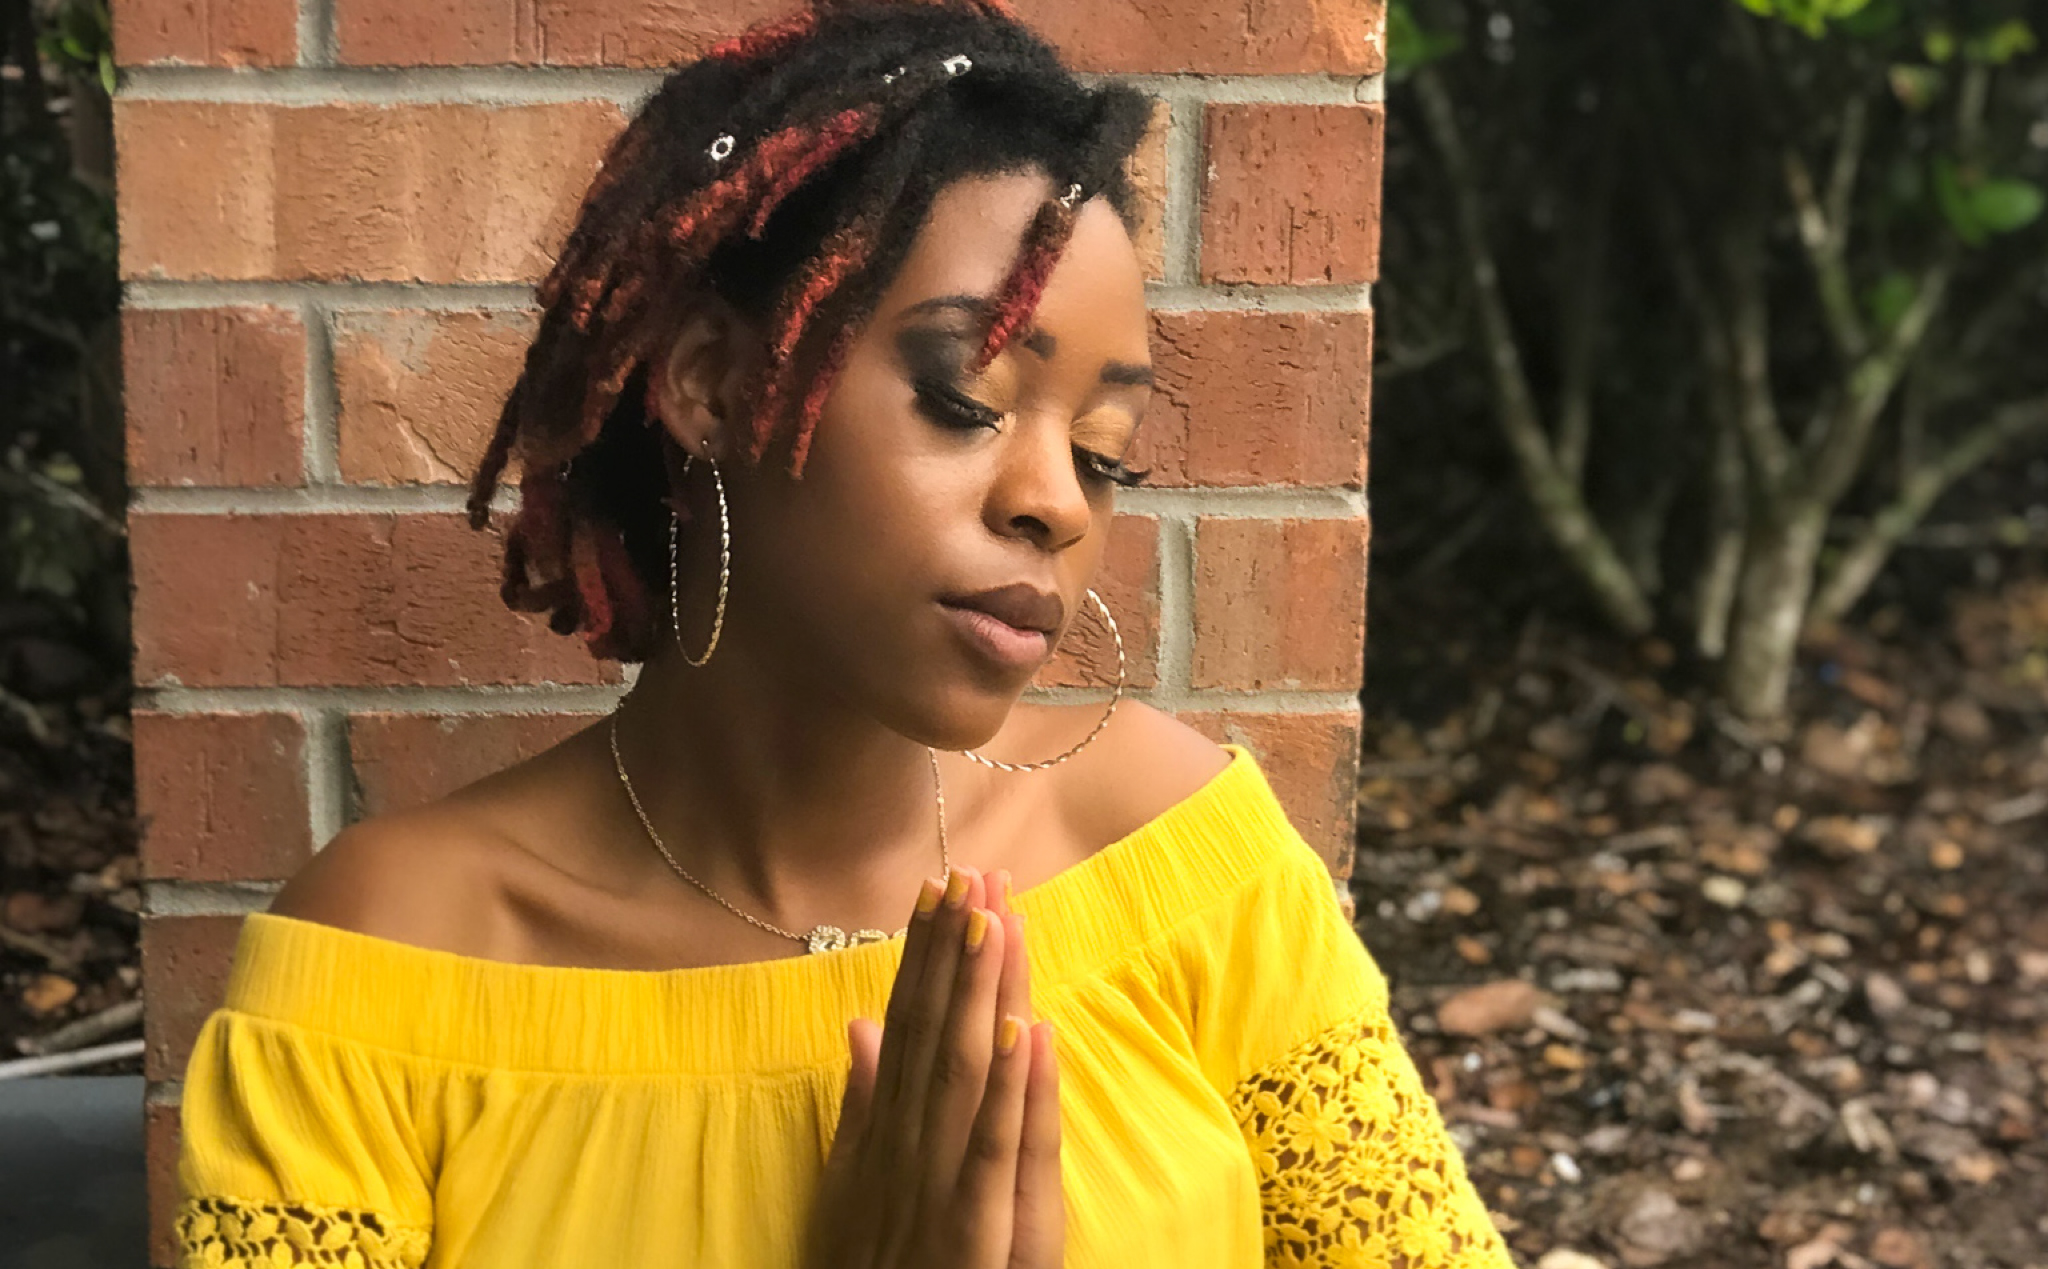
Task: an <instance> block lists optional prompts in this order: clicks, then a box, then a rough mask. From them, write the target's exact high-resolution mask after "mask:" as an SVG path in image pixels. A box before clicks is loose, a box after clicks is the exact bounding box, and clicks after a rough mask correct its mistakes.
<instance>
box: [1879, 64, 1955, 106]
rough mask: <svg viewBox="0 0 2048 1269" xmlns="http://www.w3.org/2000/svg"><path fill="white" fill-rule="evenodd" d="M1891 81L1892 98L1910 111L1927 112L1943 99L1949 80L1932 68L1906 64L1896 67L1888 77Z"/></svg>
mask: <svg viewBox="0 0 2048 1269" xmlns="http://www.w3.org/2000/svg"><path fill="white" fill-rule="evenodd" d="M1886 77H1887V78H1888V79H1889V80H1890V81H1891V86H1892V96H1894V97H1897V98H1898V99H1899V104H1900V105H1902V106H1904V107H1905V108H1906V109H1908V110H1915V111H1918V110H1925V109H1927V108H1928V107H1929V106H1932V105H1933V104H1934V103H1935V102H1936V101H1938V100H1940V98H1941V90H1942V86H1943V85H1944V84H1945V83H1946V82H1947V78H1946V77H1945V76H1944V75H1943V74H1942V73H1941V72H1940V71H1938V70H1936V69H1935V68H1934V67H1932V66H1913V65H1909V64H1905V63H1901V64H1900V65H1897V66H1894V67H1892V68H1891V70H1890V71H1889V72H1888V73H1887V76H1886Z"/></svg>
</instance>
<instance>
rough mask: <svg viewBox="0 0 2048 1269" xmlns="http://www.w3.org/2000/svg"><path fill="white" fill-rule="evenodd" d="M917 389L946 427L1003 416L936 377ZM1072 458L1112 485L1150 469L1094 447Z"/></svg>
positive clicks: (1129, 483)
mask: <svg viewBox="0 0 2048 1269" xmlns="http://www.w3.org/2000/svg"><path fill="white" fill-rule="evenodd" d="M913 386H914V387H915V388H916V391H917V403H918V405H919V407H920V408H922V409H923V410H924V412H925V413H926V414H928V415H930V416H932V417H933V418H934V419H935V420H936V421H937V422H938V423H940V424H941V425H942V426H946V427H959V428H975V427H986V428H993V427H995V426H996V425H997V424H999V423H1000V422H1002V418H1003V416H1002V415H1001V414H1000V413H999V412H997V411H996V410H993V409H990V408H989V407H988V406H986V405H983V404H982V403H981V402H979V401H977V400H975V399H974V398H973V397H970V396H968V395H967V394H966V393H964V392H961V391H959V390H958V389H956V388H954V387H952V386H951V385H949V384H946V383H942V382H940V381H938V380H935V379H920V380H918V381H917V382H916V384H915V385H913ZM1074 457H1076V458H1078V459H1080V460H1081V466H1082V467H1083V468H1084V469H1086V470H1087V471H1088V472H1089V474H1091V475H1094V476H1099V477H1101V478H1102V479H1103V480H1107V481H1109V482H1111V483H1112V484H1117V485H1122V486H1123V487H1124V488H1126V489H1130V488H1134V487H1136V486H1137V485H1140V484H1142V483H1144V480H1145V478H1146V477H1147V476H1149V475H1151V474H1152V473H1151V472H1150V471H1141V470H1138V469H1135V468H1131V467H1126V466H1124V463H1123V460H1122V459H1119V458H1104V457H1103V456H1102V455H1100V454H1098V453H1096V452H1095V451H1093V450H1089V449H1082V448H1081V447H1080V446H1078V445H1077V446H1075V447H1074Z"/></svg>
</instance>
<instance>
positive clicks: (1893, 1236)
mask: <svg viewBox="0 0 2048 1269" xmlns="http://www.w3.org/2000/svg"><path fill="white" fill-rule="evenodd" d="M1870 1258H1871V1259H1872V1260H1875V1261H1876V1262H1877V1263H1879V1264H1881V1265H1883V1266H1885V1269H1929V1266H1930V1265H1931V1264H1932V1263H1933V1262H1932V1261H1931V1260H1930V1259H1929V1257H1928V1255H1927V1240H1926V1239H1924V1238H1922V1237H1920V1235H1918V1234H1916V1233H1914V1232H1913V1231H1912V1230H1910V1229H1900V1228H1899V1227H1898V1226H1896V1225H1891V1226H1887V1227H1886V1228H1884V1229H1881V1230H1879V1231H1877V1237H1876V1238H1873V1239H1871V1240H1870Z"/></svg>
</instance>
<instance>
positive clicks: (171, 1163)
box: [142, 1102, 181, 1269]
mask: <svg viewBox="0 0 2048 1269" xmlns="http://www.w3.org/2000/svg"><path fill="white" fill-rule="evenodd" d="M178 1114H179V1110H178V1107H177V1105H176V1104H175V1103H173V1104H168V1105H167V1104H163V1103H159V1102H145V1103H143V1107H142V1154H143V1167H144V1169H145V1170H146V1173H147V1177H148V1186H149V1190H148V1193H149V1263H150V1264H151V1265H152V1266H155V1267H157V1269H173V1267H174V1266H175V1265H176V1264H177V1263H178V1230H177V1225H176V1221H177V1215H178V1146H179V1141H180V1137H181V1133H180V1132H179V1123H178Z"/></svg>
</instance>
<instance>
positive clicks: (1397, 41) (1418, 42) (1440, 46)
mask: <svg viewBox="0 0 2048 1269" xmlns="http://www.w3.org/2000/svg"><path fill="white" fill-rule="evenodd" d="M1464 44H1465V41H1464V38H1463V37H1462V36H1460V35H1459V34H1458V33H1457V32H1456V31H1429V30H1425V29H1424V28H1423V25H1422V23H1420V22H1419V21H1417V20H1416V17H1415V11H1414V9H1413V7H1411V6H1410V5H1407V4H1404V3H1402V2H1401V0H1395V3H1393V4H1392V5H1389V6H1388V8H1387V74H1388V75H1389V76H1390V77H1392V78H1394V79H1405V78H1407V77H1408V76H1409V75H1411V74H1413V73H1414V72H1416V71H1418V70H1421V69H1422V68H1423V67H1425V66H1427V65H1429V64H1430V63H1432V62H1438V61H1442V60H1443V59H1444V58H1446V57H1449V56H1450V55H1451V54H1453V53H1455V52H1457V51H1458V50H1459V49H1460V48H1463V47H1464Z"/></svg>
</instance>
